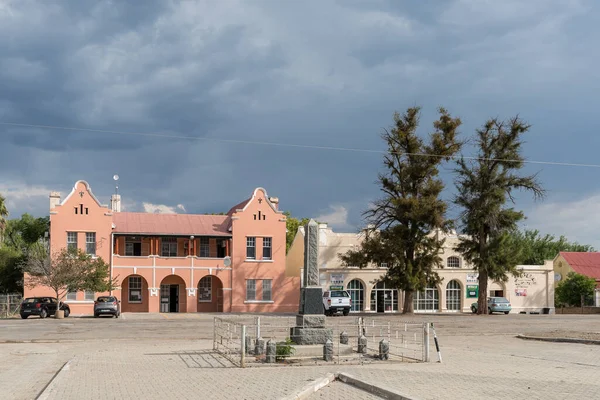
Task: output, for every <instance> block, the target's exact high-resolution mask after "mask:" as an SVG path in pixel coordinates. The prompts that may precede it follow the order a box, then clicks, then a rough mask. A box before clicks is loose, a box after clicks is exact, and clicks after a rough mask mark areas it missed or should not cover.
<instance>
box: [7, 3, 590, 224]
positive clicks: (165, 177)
mask: <svg viewBox="0 0 600 400" xmlns="http://www.w3.org/2000/svg"><path fill="white" fill-rule="evenodd" d="M413 3H414V4H413ZM0 4H1V5H0V122H2V121H4V122H14V123H21V124H32V125H55V126H66V127H76V128H77V127H79V128H89V129H96V130H108V131H123V132H142V133H143V132H151V133H161V134H164V135H176V136H189V137H192V138H194V139H193V140H186V139H170V138H159V137H144V136H136V135H122V134H114V133H107V132H104V133H102V132H95V133H94V132H88V131H85V130H81V131H77V130H74V131H71V130H59V129H43V128H32V127H17V126H7V125H0V139H1V140H2V145H1V146H0V182H3V186H2V185H0V191H2V190H3V191H5V192H9V194H10V195H9V197H10V199H11V200H10V201H11V203H10V205H11V207H12V210H13V211H14V213H17V214H18V213H20V212H22V211H24V210H27V211H29V212H33V211H36V210H37V212H38V213H45V212H46V209H47V199H44V195H43V193H44V192H45V191H47V190H50V189H52V190H61V191H62V192H63V193H65V194H66V193H68V192H69V191H70V189H71V186H72V184H73V183H74V182H75V181H76V180H78V179H85V180H87V181H88V182H90V184H92V187H93V190H94V192H95V193H96V194H98V195H99V196H100V197H101V198H103V199H105V200H104V201H107V200H108V196H109V195H110V193H111V192H112V191H113V190H114V183H113V182H112V179H111V177H112V175H113V174H115V173H118V174H119V175H120V177H121V179H120V181H119V184H120V191H121V193H122V194H123V198H124V201H125V203H126V204H128V205H129V206H130V207H133V208H142V203H143V202H150V203H153V204H165V205H168V206H171V207H174V206H175V205H177V204H183V205H184V206H185V207H186V209H187V210H188V211H190V212H217V211H226V210H227V209H228V208H229V207H230V206H231V205H232V204H235V203H237V202H239V201H241V200H242V199H244V198H246V197H248V196H249V195H250V194H251V192H252V190H253V189H254V188H255V187H257V186H263V187H265V188H266V189H267V190H268V191H269V194H271V195H276V196H279V197H280V199H281V206H282V207H283V208H284V209H286V210H291V211H292V212H294V213H295V214H298V215H307V216H323V215H331V218H332V219H335V220H336V221H337V223H338V225H339V226H341V227H344V228H345V229H347V228H348V225H350V226H356V225H358V224H359V223H360V212H361V211H364V209H365V208H366V207H367V206H368V202H369V201H371V200H373V199H374V198H376V197H377V196H378V195H379V192H378V190H377V187H376V185H375V184H374V181H375V179H376V175H377V172H378V171H380V170H381V159H380V156H378V155H377V154H373V153H353V152H344V151H332V150H317V149H301V148H293V147H282V146H261V145H251V144H244V143H234V142H219V141H211V140H203V138H207V139H210V138H219V139H229V140H242V141H248V140H250V141H257V142H276V143H289V144H302V145H315V146H329V147H345V148H363V149H383V145H382V143H381V141H380V139H379V134H380V132H381V129H382V128H383V127H387V126H389V125H390V124H391V122H392V118H391V117H392V113H393V112H394V110H402V109H405V108H406V107H408V106H412V105H415V104H418V105H422V106H423V107H424V108H423V116H422V132H423V134H426V133H427V132H429V131H431V122H432V120H433V119H434V118H435V116H436V113H435V110H436V107H438V106H440V105H443V106H446V107H447V108H448V109H449V110H450V111H451V112H452V113H453V114H455V115H459V116H461V117H462V118H463V121H464V126H463V132H464V134H465V135H470V134H471V133H472V132H473V131H474V129H475V128H476V127H477V126H480V125H481V124H482V123H483V121H484V120H485V119H486V118H488V117H490V116H496V115H498V116H501V117H509V116H512V115H514V114H516V113H521V115H523V117H525V118H526V119H527V120H528V121H530V122H531V123H533V125H534V128H533V129H532V132H531V134H530V136H529V138H528V143H527V147H526V149H527V156H528V157H530V158H534V159H557V160H561V161H591V162H593V161H594V160H595V158H596V156H595V150H594V148H595V147H594V146H581V143H582V142H587V143H592V142H591V141H592V140H595V139H594V138H595V136H594V135H593V132H590V129H589V127H590V126H591V124H592V123H593V121H595V118H594V115H595V114H594V112H595V110H593V104H594V102H593V99H594V98H595V88H594V82H596V81H597V80H598V78H599V76H598V74H599V73H598V71H597V69H596V67H595V66H596V65H597V64H598V61H599V60H598V55H597V53H596V52H594V51H593V49H594V48H595V47H594V46H595V43H596V42H597V39H598V36H599V35H598V33H599V32H600V31H599V30H598V28H597V27H596V24H595V21H596V19H597V16H598V6H596V4H595V3H594V2H592V1H584V0H581V1H576V0H570V1H562V0H553V1H547V0H531V1H528V2H522V1H516V0H514V1H503V2H481V1H478V0H455V1H446V0H439V1H427V2H412V3H411V4H407V3H406V2H399V1H394V0H372V1H359V0H343V1H342V0H330V1H317V0H310V1H305V2H282V1H272V0H262V1H258V0H257V1H252V2H247V1H242V0H226V1H219V2H217V1H212V0H206V1H197V2H171V1H162V0H155V1H144V2H141V3H139V4H138V2H121V1H74V2H65V1H58V0H56V1H44V2H38V1H5V2H2V3H0ZM469 151H472V150H471V149H467V152H469ZM528 168H530V167H528ZM530 170H531V171H533V172H535V171H537V170H538V169H536V168H535V167H531V168H530ZM444 177H445V179H446V180H447V181H448V184H449V189H448V193H447V194H445V195H446V196H447V197H448V198H450V197H451V193H452V190H451V179H450V178H451V176H450V174H448V173H445V174H444ZM542 178H543V179H544V180H545V181H546V182H547V183H548V185H549V186H550V187H552V188H553V189H554V188H560V189H561V190H565V191H571V192H573V191H577V190H580V191H581V190H583V191H587V192H589V191H591V190H592V189H591V188H590V187H589V185H585V180H587V179H590V172H589V171H586V172H583V173H581V174H577V173H575V174H574V173H573V171H571V170H565V169H560V170H558V169H556V168H550V167H549V168H544V170H543V172H542ZM584 178H585V180H584ZM582 187H583V189H581V188H582ZM523 204H524V205H526V206H527V207H534V205H530V203H528V202H527V199H525V198H524V199H523ZM553 204H554V203H553ZM346 212H347V214H346ZM345 215H347V217H346V218H347V219H348V223H346V224H343V223H339V219H340V218H342V217H343V216H345Z"/></svg>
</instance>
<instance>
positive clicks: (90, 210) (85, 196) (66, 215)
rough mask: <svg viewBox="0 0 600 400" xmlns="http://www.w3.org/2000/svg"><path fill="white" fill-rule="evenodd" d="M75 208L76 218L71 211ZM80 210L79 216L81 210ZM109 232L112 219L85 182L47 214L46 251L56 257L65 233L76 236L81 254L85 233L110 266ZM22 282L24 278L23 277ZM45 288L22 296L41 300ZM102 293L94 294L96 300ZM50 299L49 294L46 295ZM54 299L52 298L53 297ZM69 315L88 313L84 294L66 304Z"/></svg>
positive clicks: (39, 288) (25, 292) (62, 243)
mask: <svg viewBox="0 0 600 400" xmlns="http://www.w3.org/2000/svg"><path fill="white" fill-rule="evenodd" d="M76 208H77V214H75V209H76ZM82 209H83V214H82V213H81V210H82ZM111 231H112V216H111V213H110V210H109V209H108V208H106V207H102V206H101V205H100V204H99V203H98V201H97V199H96V198H95V197H94V194H93V193H92V191H91V189H90V187H89V185H88V184H87V183H86V182H85V181H78V182H76V183H75V186H74V188H73V190H72V191H71V193H70V194H69V195H68V196H67V197H66V198H65V199H64V200H63V201H62V203H61V205H58V206H56V207H54V208H53V209H52V210H50V251H51V253H56V252H58V251H60V250H61V249H62V248H64V247H66V246H67V232H77V247H78V248H80V249H81V250H83V251H85V249H86V232H95V233H96V255H97V256H98V257H102V259H104V261H105V262H107V263H110V247H111V246H110V241H111ZM25 279H26V277H25ZM48 290H50V289H48V288H41V287H37V288H35V289H28V288H27V287H26V288H25V290H24V296H25V297H30V296H38V295H39V296H43V295H46V294H48V293H47V291H48ZM101 294H102V293H97V294H96V296H98V295H101ZM48 295H50V294H48ZM53 295H54V294H53ZM65 302H66V303H68V304H69V305H70V308H71V312H72V313H73V314H77V313H80V311H82V310H88V309H90V310H92V309H91V306H90V304H93V301H85V300H84V293H83V292H80V293H77V300H76V301H75V302H73V301H67V300H65Z"/></svg>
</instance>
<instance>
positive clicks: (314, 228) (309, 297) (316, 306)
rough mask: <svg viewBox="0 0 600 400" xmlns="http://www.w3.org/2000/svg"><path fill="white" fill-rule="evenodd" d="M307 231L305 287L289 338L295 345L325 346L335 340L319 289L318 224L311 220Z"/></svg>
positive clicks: (305, 236) (305, 229)
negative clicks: (327, 324)
mask: <svg viewBox="0 0 600 400" xmlns="http://www.w3.org/2000/svg"><path fill="white" fill-rule="evenodd" d="M304 232H305V233H304V285H303V287H302V292H301V294H300V310H299V312H298V315H296V326H295V327H294V328H291V329H290V338H291V339H292V341H293V342H294V343H296V344H325V342H327V340H333V330H332V329H327V328H325V315H323V289H322V288H321V286H319V264H318V255H319V225H318V224H317V223H316V222H315V221H314V220H312V219H311V220H310V221H309V223H308V224H306V226H305V228H304Z"/></svg>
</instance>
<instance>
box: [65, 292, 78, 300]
mask: <svg viewBox="0 0 600 400" xmlns="http://www.w3.org/2000/svg"><path fill="white" fill-rule="evenodd" d="M67 300H71V301H75V300H77V292H68V293H67Z"/></svg>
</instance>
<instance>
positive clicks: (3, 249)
mask: <svg viewBox="0 0 600 400" xmlns="http://www.w3.org/2000/svg"><path fill="white" fill-rule="evenodd" d="M24 260H25V256H24V255H23V253H22V252H21V251H20V250H19V249H15V248H13V247H10V246H3V245H0V293H2V294H10V293H23V271H22V269H21V266H22V264H23V262H24Z"/></svg>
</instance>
